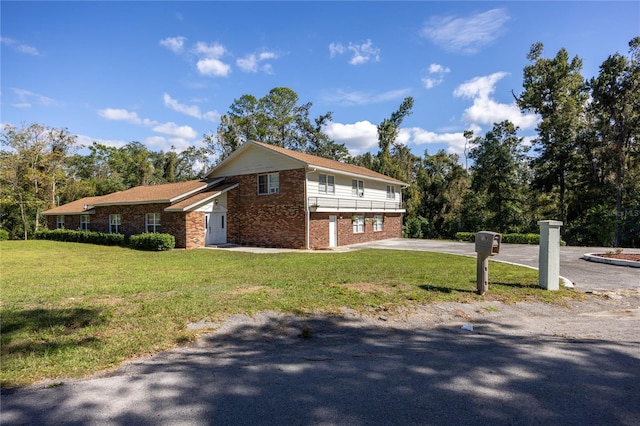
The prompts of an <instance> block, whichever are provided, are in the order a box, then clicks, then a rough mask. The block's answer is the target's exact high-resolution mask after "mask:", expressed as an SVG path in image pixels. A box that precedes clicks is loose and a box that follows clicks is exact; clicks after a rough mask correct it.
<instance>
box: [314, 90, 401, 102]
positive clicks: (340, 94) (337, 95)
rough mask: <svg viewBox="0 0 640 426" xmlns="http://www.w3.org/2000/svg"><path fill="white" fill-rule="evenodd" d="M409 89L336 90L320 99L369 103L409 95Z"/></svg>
mask: <svg viewBox="0 0 640 426" xmlns="http://www.w3.org/2000/svg"><path fill="white" fill-rule="evenodd" d="M410 93H411V89H397V90H389V91H387V92H382V93H367V92H345V91H343V90H337V91H335V92H334V93H331V94H325V95H324V96H323V97H322V99H323V100H324V101H325V102H330V103H337V104H340V105H369V104H375V103H379V102H387V101H393V100H397V99H402V98H404V97H407V96H409V94H410Z"/></svg>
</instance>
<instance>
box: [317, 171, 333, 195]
mask: <svg viewBox="0 0 640 426" xmlns="http://www.w3.org/2000/svg"><path fill="white" fill-rule="evenodd" d="M318 192H320V193H322V194H335V193H336V180H335V177H334V176H332V175H323V174H321V175H320V177H319V178H318Z"/></svg>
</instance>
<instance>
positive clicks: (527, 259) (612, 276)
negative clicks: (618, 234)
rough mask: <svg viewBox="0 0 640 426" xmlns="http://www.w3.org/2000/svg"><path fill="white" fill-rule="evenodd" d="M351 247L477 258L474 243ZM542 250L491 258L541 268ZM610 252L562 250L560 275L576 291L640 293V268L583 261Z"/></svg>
mask: <svg viewBox="0 0 640 426" xmlns="http://www.w3.org/2000/svg"><path fill="white" fill-rule="evenodd" d="M349 247H351V248H353V249H358V248H380V249H392V250H420V251H433V252H440V253H452V254H460V255H467V256H473V257H475V256H476V253H475V251H474V248H475V245H474V244H473V243H462V242H455V241H442V240H417V239H407V238H395V239H390V240H384V241H377V242H373V243H364V244H355V245H353V246H349ZM538 250H539V247H538V246H537V245H527V244H502V246H501V248H500V253H499V254H497V255H495V256H493V257H491V260H496V261H505V262H512V263H517V264H520V265H525V266H531V267H534V268H537V267H538ZM610 250H611V248H604V247H567V246H564V247H560V275H561V276H563V277H565V278H567V279H568V280H570V281H571V282H572V283H573V284H574V285H575V288H576V290H578V291H582V292H586V291H598V290H615V289H637V290H640V269H638V268H631V267H622V266H615V265H606V264H602V263H595V262H589V261H586V260H584V259H582V258H581V257H582V255H584V254H586V253H606V252H607V251H610ZM624 252H625V253H640V249H624ZM489 274H491V269H489ZM489 279H491V275H489Z"/></svg>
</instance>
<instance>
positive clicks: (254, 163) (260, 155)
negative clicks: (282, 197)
mask: <svg viewBox="0 0 640 426" xmlns="http://www.w3.org/2000/svg"><path fill="white" fill-rule="evenodd" d="M301 167H303V166H302V165H301V164H300V163H298V162H296V161H294V160H291V159H289V158H286V157H284V156H282V155H278V154H276V153H273V152H269V151H266V150H264V149H260V148H256V147H251V146H250V147H248V148H247V149H246V150H245V151H244V152H243V153H242V155H240V156H238V157H237V158H235V159H233V160H232V161H229V162H227V163H226V164H223V165H222V167H221V168H219V169H216V171H215V174H214V176H215V177H225V176H238V175H248V174H253V173H267V172H275V171H279V170H292V169H299V168H301ZM316 183H317V182H316Z"/></svg>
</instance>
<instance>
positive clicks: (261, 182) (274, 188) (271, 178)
mask: <svg viewBox="0 0 640 426" xmlns="http://www.w3.org/2000/svg"><path fill="white" fill-rule="evenodd" d="M279 192H280V177H279V176H278V174H277V173H269V174H268V175H258V194H261V195H263V194H277V193H279Z"/></svg>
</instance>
